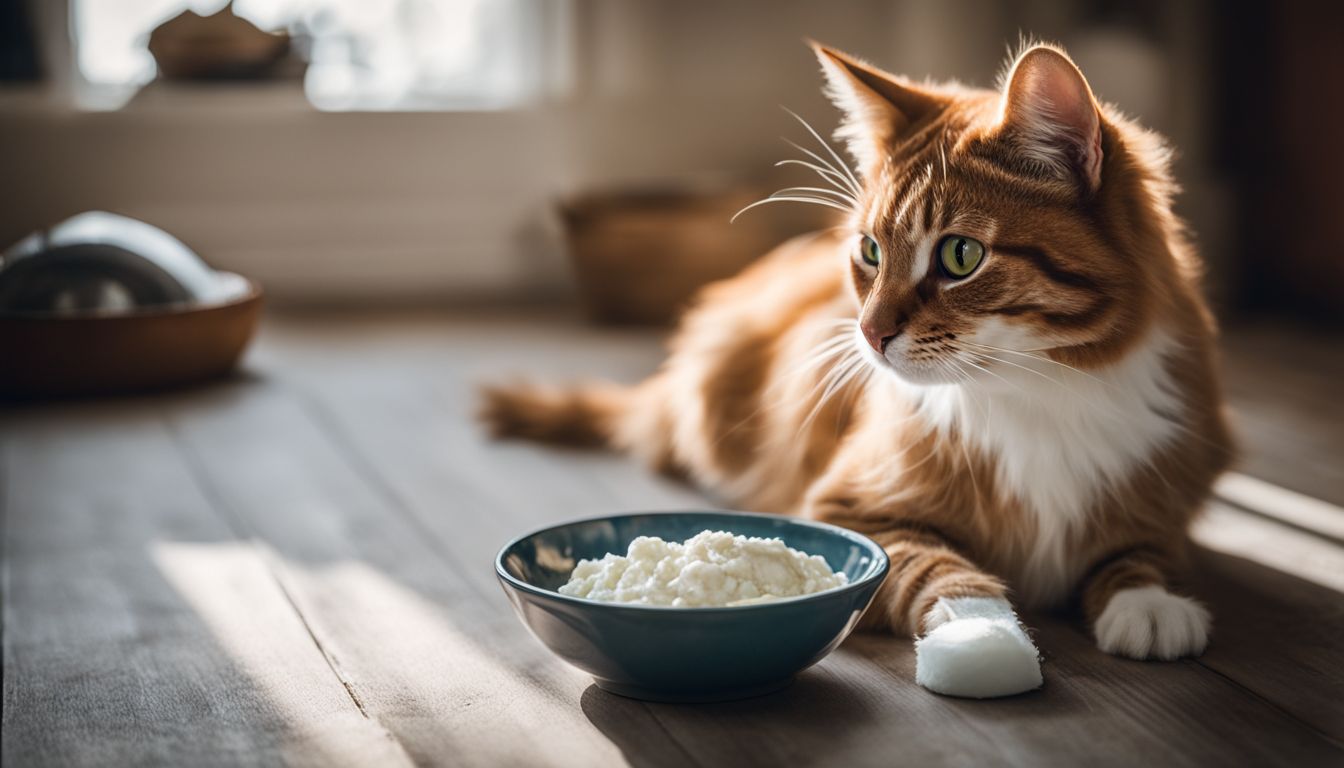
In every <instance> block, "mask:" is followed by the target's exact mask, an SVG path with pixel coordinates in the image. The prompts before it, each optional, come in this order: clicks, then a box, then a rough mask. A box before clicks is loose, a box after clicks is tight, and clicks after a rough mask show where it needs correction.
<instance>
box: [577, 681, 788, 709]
mask: <svg viewBox="0 0 1344 768" xmlns="http://www.w3.org/2000/svg"><path fill="white" fill-rule="evenodd" d="M593 682H594V683H596V684H597V687H598V688H601V689H602V690H604V691H606V692H608V693H614V694H616V695H617V696H624V697H625V698H627V699H639V700H640V701H653V702H657V703H660V704H712V703H715V702H720V701H737V700H738V699H754V698H756V697H757V696H765V695H767V694H771V693H775V692H776V691H782V690H784V689H785V688H787V687H789V684H790V683H792V682H793V677H791V676H790V677H786V678H784V679H783V680H775V681H773V682H769V683H765V684H763V685H753V686H747V687H745V688H729V689H727V690H711V691H703V692H697V691H691V692H686V693H668V692H666V691H656V690H649V689H647V688H641V687H639V686H637V685H627V684H625V683H616V682H612V681H610V680H599V679H598V678H593Z"/></svg>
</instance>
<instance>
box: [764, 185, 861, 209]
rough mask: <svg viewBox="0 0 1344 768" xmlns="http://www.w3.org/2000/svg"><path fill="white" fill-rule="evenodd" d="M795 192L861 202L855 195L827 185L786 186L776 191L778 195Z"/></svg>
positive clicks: (853, 204) (855, 203)
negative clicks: (826, 186) (827, 187)
mask: <svg viewBox="0 0 1344 768" xmlns="http://www.w3.org/2000/svg"><path fill="white" fill-rule="evenodd" d="M794 193H803V194H818V195H830V196H832V197H835V198H838V199H839V200H842V201H844V202H846V203H849V204H850V205H851V206H857V205H858V204H859V201H858V200H855V199H854V198H853V196H851V195H849V194H847V193H844V192H838V191H836V190H834V189H826V188H825V187H785V188H784V189H781V190H778V191H776V192H775V194H776V195H779V194H785V195H791V194H794Z"/></svg>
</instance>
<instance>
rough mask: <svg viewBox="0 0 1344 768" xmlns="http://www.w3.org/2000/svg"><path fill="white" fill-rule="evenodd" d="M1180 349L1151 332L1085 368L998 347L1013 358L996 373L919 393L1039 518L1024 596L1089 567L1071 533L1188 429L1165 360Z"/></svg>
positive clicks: (1039, 593) (1059, 588)
mask: <svg viewBox="0 0 1344 768" xmlns="http://www.w3.org/2000/svg"><path fill="white" fill-rule="evenodd" d="M1174 347H1175V343H1174V342H1173V340H1172V339H1171V338H1170V337H1169V336H1168V335H1166V334H1165V333H1162V332H1159V331H1154V332H1151V333H1150V334H1149V336H1148V337H1147V338H1146V339H1145V340H1144V341H1143V342H1142V343H1141V344H1139V345H1138V346H1137V347H1136V348H1134V349H1133V350H1132V351H1131V352H1130V353H1129V354H1128V355H1127V356H1126V357H1125V358H1124V359H1122V360H1121V361H1120V362H1118V363H1116V364H1114V365H1112V366H1109V367H1106V368H1100V369H1093V370H1089V371H1087V372H1080V371H1076V370H1073V369H1070V368H1068V367H1066V366H1063V365H1059V364H1054V363H1051V362H1049V361H1046V360H1041V359H1036V358H1028V357H1026V356H1016V357H1010V356H1009V355H1007V354H999V355H997V356H998V357H999V358H1000V359H1001V360H1005V361H1011V363H1012V365H1006V364H1002V363H1000V364H999V365H997V366H996V367H995V368H994V369H993V370H994V373H995V374H997V375H998V376H999V377H1000V378H999V379H997V380H994V379H991V380H990V382H989V383H985V384H984V385H983V386H981V385H980V384H981V382H977V383H972V384H967V385H964V386H963V385H955V386H941V387H929V388H922V389H921V390H920V392H919V397H920V401H921V412H922V413H924V414H925V415H926V417H927V418H929V419H930V421H931V422H932V423H933V424H935V425H936V426H937V427H938V428H939V429H942V430H945V431H948V430H951V431H955V432H956V434H958V435H962V436H964V438H965V439H966V440H967V442H968V444H969V445H971V446H974V447H975V448H977V449H978V451H979V453H980V454H981V455H982V456H985V457H988V458H990V459H991V460H992V461H993V462H994V464H995V468H996V472H997V480H998V488H999V490H1000V492H1003V493H1009V494H1012V495H1013V496H1014V497H1015V498H1016V500H1017V501H1018V502H1019V503H1021V504H1022V506H1023V507H1024V508H1025V509H1026V510H1027V511H1028V513H1029V514H1030V515H1031V516H1032V517H1033V518H1034V519H1035V521H1036V529H1037V530H1036V533H1035V541H1034V546H1033V547H1032V549H1031V553H1030V556H1029V558H1028V562H1026V563H1022V564H1020V569H1018V576H1019V578H1018V581H1017V582H1016V583H1014V584H1013V585H1012V586H1013V587H1014V589H1015V591H1016V592H1017V593H1018V594H1019V595H1020V596H1021V597H1022V598H1023V599H1024V600H1025V601H1026V602H1028V603H1032V604H1050V603H1055V602H1057V601H1058V600H1060V599H1061V598H1063V597H1064V596H1065V595H1066V594H1067V593H1068V591H1069V589H1070V588H1071V587H1072V585H1073V582H1074V580H1075V579H1076V578H1077V577H1078V576H1079V573H1080V569H1081V568H1082V566H1083V565H1084V564H1083V563H1078V562H1074V561H1073V559H1072V558H1070V557H1069V554H1070V553H1069V551H1068V541H1069V538H1070V532H1071V531H1073V530H1075V529H1076V528H1077V527H1078V526H1083V525H1087V524H1088V522H1089V513H1090V512H1091V510H1092V509H1093V508H1094V506H1095V504H1096V502H1097V500H1098V499H1099V498H1101V496H1102V495H1103V494H1105V493H1106V492H1107V488H1108V486H1109V485H1111V484H1114V483H1116V482H1119V481H1121V480H1123V479H1124V478H1126V477H1127V476H1129V475H1130V473H1132V472H1133V471H1134V470H1135V469H1137V468H1138V467H1140V466H1142V465H1143V464H1144V463H1145V462H1148V461H1149V460H1150V459H1151V457H1152V455H1153V453H1154V451H1155V449H1156V448H1158V447H1159V446H1160V445H1162V444H1163V443H1164V442H1166V441H1167V440H1168V439H1169V438H1170V437H1171V436H1172V435H1173V434H1174V433H1175V432H1176V431H1177V430H1178V429H1180V428H1181V427H1180V426H1179V425H1178V424H1177V423H1176V422H1174V421H1173V419H1174V418H1178V414H1179V411H1180V401H1179V397H1178V395H1177V392H1176V390H1175V388H1174V386H1173V384H1172V382H1171V379H1170V376H1169V374H1168V372H1167V370H1166V367H1165V365H1164V362H1163V361H1164V358H1165V357H1166V356H1167V355H1168V354H1170V353H1171V352H1172V351H1173V350H1174ZM1014 365H1016V366H1021V367H1014Z"/></svg>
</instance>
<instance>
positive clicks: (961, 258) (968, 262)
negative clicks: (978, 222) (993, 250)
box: [938, 235, 985, 280]
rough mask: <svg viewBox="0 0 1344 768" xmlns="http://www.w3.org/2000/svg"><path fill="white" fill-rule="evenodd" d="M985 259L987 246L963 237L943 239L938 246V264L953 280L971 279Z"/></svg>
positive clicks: (953, 236) (956, 236)
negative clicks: (971, 275)
mask: <svg viewBox="0 0 1344 768" xmlns="http://www.w3.org/2000/svg"><path fill="white" fill-rule="evenodd" d="M984 258H985V246H983V245H981V244H980V241H979V240H975V239H972V238H969V237H962V236H961V235H952V236H951V237H945V238H943V242H941V243H939V244H938V263H940V264H942V265H943V272H944V273H946V274H947V276H948V277H950V278H952V279H953V280H960V279H962V278H963V277H969V276H970V274H971V273H972V272H974V271H975V268H976V267H978V266H980V262H981V261H983V260H984Z"/></svg>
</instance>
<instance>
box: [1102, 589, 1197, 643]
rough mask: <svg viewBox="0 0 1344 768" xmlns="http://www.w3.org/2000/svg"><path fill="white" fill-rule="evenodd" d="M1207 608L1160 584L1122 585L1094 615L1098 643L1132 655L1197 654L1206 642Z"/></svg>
mask: <svg viewBox="0 0 1344 768" xmlns="http://www.w3.org/2000/svg"><path fill="white" fill-rule="evenodd" d="M1210 623H1211V620H1210V618H1209V612H1208V610H1206V609H1205V608H1204V606H1202V605H1200V604H1199V603H1197V602H1195V601H1194V600H1191V599H1190V598H1188V597H1181V596H1180V595H1173V594H1171V593H1170V592H1168V591H1167V590H1165V589H1163V588H1162V587H1159V586H1148V587H1136V588H1133V589H1122V590H1120V591H1119V592H1116V593H1115V594H1114V595H1112V596H1111V600H1110V602H1108V603H1107V604H1106V609H1105V610H1103V611H1102V612H1101V616H1100V617H1098V618H1097V624H1096V627H1095V628H1094V631H1095V633H1096V636H1097V647H1098V648H1100V649H1101V650H1103V651H1105V652H1107V653H1110V654H1114V655H1116V656H1127V657H1129V658H1131V659H1162V660H1163V661H1171V660H1173V659H1179V658H1181V657H1183V656H1198V655H1199V654H1201V653H1203V652H1204V648H1205V646H1207V645H1208V643H1209V625H1210Z"/></svg>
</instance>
